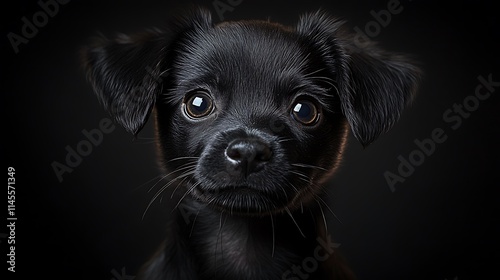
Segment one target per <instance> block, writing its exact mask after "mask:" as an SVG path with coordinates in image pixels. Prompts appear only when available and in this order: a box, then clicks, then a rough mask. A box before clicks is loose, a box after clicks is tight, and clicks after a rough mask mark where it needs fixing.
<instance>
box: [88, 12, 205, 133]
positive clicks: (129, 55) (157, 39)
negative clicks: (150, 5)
mask: <svg viewBox="0 0 500 280" xmlns="http://www.w3.org/2000/svg"><path fill="white" fill-rule="evenodd" d="M211 25H212V22H211V15H210V13H209V12H208V11H206V10H203V9H196V10H190V11H189V12H187V13H183V16H182V18H176V19H174V20H172V22H170V23H168V24H167V26H166V27H165V28H164V29H161V30H160V29H156V30H151V31H148V32H145V33H142V34H137V35H133V36H127V35H123V34H122V35H119V36H116V38H113V39H107V38H104V37H100V38H97V39H95V40H94V43H93V44H91V45H89V46H88V47H85V48H83V49H82V51H81V56H82V59H83V64H84V68H85V70H86V73H87V77H88V79H89V80H90V81H91V83H92V85H93V87H94V91H95V92H96V94H97V97H98V99H99V100H100V101H101V103H102V104H103V106H104V108H105V109H106V110H107V111H108V112H109V113H110V114H111V116H113V117H114V119H115V120H116V121H117V122H118V123H119V124H120V125H122V126H123V127H124V128H125V129H126V130H127V131H128V132H131V133H133V134H134V135H136V134H137V133H138V132H139V131H140V130H141V128H142V127H143V126H144V124H145V123H146V121H147V119H148V117H149V114H150V112H151V110H152V108H153V106H154V103H155V101H156V99H157V97H158V95H159V94H160V93H161V91H162V86H163V82H164V78H165V77H167V76H168V67H169V65H168V64H169V61H168V57H169V54H170V53H172V51H173V50H174V49H175V48H176V47H178V46H177V44H176V43H177V41H178V40H179V38H181V37H182V36H183V35H185V34H186V33H189V32H190V31H197V30H201V29H204V28H208V27H210V26H211Z"/></svg>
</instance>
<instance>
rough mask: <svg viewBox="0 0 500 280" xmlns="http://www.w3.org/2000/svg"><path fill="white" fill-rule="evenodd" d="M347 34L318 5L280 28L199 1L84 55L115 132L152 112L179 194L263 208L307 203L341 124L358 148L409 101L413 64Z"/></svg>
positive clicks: (245, 209) (329, 166)
mask: <svg viewBox="0 0 500 280" xmlns="http://www.w3.org/2000/svg"><path fill="white" fill-rule="evenodd" d="M353 42H354V41H353V40H352V35H351V34H349V33H348V32H345V28H344V27H343V23H342V22H339V21H337V20H335V19H332V18H330V17H328V16H327V15H325V14H324V13H321V12H317V13H313V14H308V15H305V16H303V17H301V18H300V20H299V22H298V24H297V25H296V26H295V27H285V26H282V25H279V24H275V23H270V22H264V21H241V22H223V23H219V24H214V23H212V20H211V16H210V14H209V13H208V12H206V11H203V10H199V11H195V12H193V13H191V14H189V15H187V16H185V18H184V19H181V20H179V21H177V22H176V23H172V24H169V27H168V28H167V29H165V30H156V31H151V32H148V33H146V34H143V35H141V36H136V37H129V36H123V35H122V36H119V37H118V38H116V39H113V40H108V39H101V40H99V41H97V42H96V44H95V45H93V46H91V47H89V48H87V49H85V51H84V56H85V61H86V68H87V73H88V76H89V79H90V80H91V82H92V83H93V86H94V88H95V91H96V92H97V95H98V97H99V99H100V100H101V102H102V103H103V105H104V107H105V108H106V109H107V110H108V111H109V112H110V113H111V114H112V115H113V116H114V117H115V119H116V121H117V122H118V123H120V124H121V125H123V126H124V127H125V129H127V130H128V131H130V132H131V133H133V134H137V133H138V132H139V130H140V129H141V127H142V126H143V125H144V123H145V122H146V120H147V118H148V116H149V114H150V112H151V111H152V110H153V108H154V109H155V117H156V126H157V133H158V142H159V147H160V150H161V159H162V163H163V165H164V167H165V168H166V170H167V172H169V173H171V175H173V177H174V178H175V179H176V181H177V182H178V183H177V184H181V185H182V186H183V187H184V188H185V189H184V191H185V192H186V193H187V194H189V195H191V196H192V197H194V198H195V199H197V200H199V201H201V202H203V203H206V204H207V205H210V206H212V207H215V208H216V209H219V210H223V211H230V212H231V213H233V214H241V215H246V214H251V215H254V214H257V215H264V214H269V213H276V212H281V211H286V210H293V209H294V208H297V207H300V206H301V204H303V203H307V202H309V201H311V200H314V199H315V197H316V196H317V195H318V194H319V192H321V184H322V182H323V181H324V180H325V179H327V178H328V176H330V175H331V173H332V172H333V170H335V168H336V167H337V165H338V163H339V159H340V157H341V155H342V151H343V148H344V144H345V141H346V135H347V133H348V130H349V127H350V129H351V130H352V132H353V134H354V136H355V137H356V138H357V139H358V140H359V141H360V142H361V144H362V145H364V146H366V145H368V144H369V143H371V142H372V141H373V140H374V139H375V138H377V136H378V135H379V134H380V133H382V132H385V131H387V130H388V129H389V128H390V127H391V126H392V125H393V123H394V122H395V121H396V120H397V119H398V117H399V115H400V113H401V111H402V109H403V108H404V106H405V105H406V104H407V103H408V102H409V100H411V98H412V96H413V94H414V91H415V88H416V81H417V76H418V69H417V68H415V67H414V66H413V65H412V64H410V63H409V62H407V61H406V60H405V59H404V58H403V57H400V56H397V55H393V54H389V53H386V52H383V51H381V50H380V49H378V48H377V47H376V46H372V45H369V46H367V45H365V46H363V47H362V48H361V47H359V46H356V45H355V44H354V43H353Z"/></svg>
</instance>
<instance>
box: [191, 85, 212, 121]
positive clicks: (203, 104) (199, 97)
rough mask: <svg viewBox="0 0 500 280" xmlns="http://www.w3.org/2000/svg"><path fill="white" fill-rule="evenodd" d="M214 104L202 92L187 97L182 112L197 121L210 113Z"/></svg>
mask: <svg viewBox="0 0 500 280" xmlns="http://www.w3.org/2000/svg"><path fill="white" fill-rule="evenodd" d="M213 108H214V103H213V100H212V98H211V97H210V96H209V95H208V94H207V93H205V92H203V91H197V92H195V93H193V94H191V95H188V96H187V98H186V99H185V100H184V112H185V113H186V114H187V115H188V116H189V117H191V118H194V119H199V118H203V117H206V116H208V115H209V114H210V113H212V111H213Z"/></svg>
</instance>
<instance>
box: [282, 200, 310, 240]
mask: <svg viewBox="0 0 500 280" xmlns="http://www.w3.org/2000/svg"><path fill="white" fill-rule="evenodd" d="M285 211H286V212H287V213H288V216H290V218H291V219H292V221H293V223H294V224H295V226H297V229H298V230H299V232H300V235H302V237H304V238H305V237H306V236H305V235H304V233H303V232H302V230H301V229H300V226H299V224H297V221H295V219H294V218H293V215H292V213H290V209H288V207H285Z"/></svg>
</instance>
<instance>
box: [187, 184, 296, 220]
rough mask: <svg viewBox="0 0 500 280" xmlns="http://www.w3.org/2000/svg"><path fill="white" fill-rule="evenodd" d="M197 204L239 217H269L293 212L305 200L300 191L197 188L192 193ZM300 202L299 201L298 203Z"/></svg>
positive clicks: (256, 188)
mask: <svg viewBox="0 0 500 280" xmlns="http://www.w3.org/2000/svg"><path fill="white" fill-rule="evenodd" d="M190 193H191V195H192V197H193V198H194V199H196V200H197V201H199V202H201V203H203V204H205V205H207V206H208V207H210V208H212V209H214V210H216V211H221V212H227V213H230V214H232V215H239V216H267V215H272V214H277V213H282V212H284V211H286V210H287V209H288V210H289V211H293V209H295V208H296V207H295V206H294V205H295V204H298V205H300V201H302V199H304V196H303V195H302V194H301V192H297V193H293V194H288V193H287V192H286V190H285V189H282V188H278V189H276V190H275V191H274V190H273V191H269V190H263V189H262V188H259V187H256V186H245V185H240V186H221V187H214V186H211V187H210V188H207V187H204V186H201V185H199V186H197V187H195V188H194V189H192V190H191V192H190ZM297 201H298V202H297Z"/></svg>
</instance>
